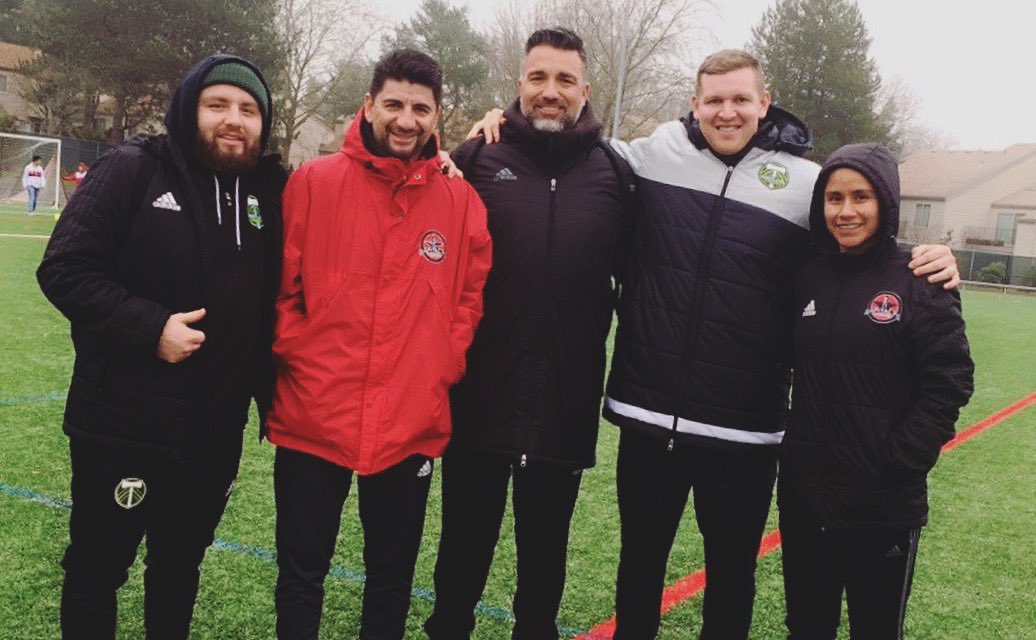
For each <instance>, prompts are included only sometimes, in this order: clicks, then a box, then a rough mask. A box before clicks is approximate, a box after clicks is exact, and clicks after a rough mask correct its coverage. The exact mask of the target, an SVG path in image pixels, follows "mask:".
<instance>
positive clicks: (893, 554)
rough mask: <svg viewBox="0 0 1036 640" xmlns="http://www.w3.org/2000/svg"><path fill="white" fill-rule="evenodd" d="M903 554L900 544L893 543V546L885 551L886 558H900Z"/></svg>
mask: <svg viewBox="0 0 1036 640" xmlns="http://www.w3.org/2000/svg"><path fill="white" fill-rule="evenodd" d="M902 556H903V550H902V549H900V548H899V545H898V544H897V545H893V546H892V548H891V549H889V550H888V551H887V552H886V553H885V557H886V558H900V557H902Z"/></svg>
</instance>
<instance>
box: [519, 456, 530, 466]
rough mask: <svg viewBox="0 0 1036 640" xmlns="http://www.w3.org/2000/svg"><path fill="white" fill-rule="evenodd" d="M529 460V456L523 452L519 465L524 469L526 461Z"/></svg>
mask: <svg viewBox="0 0 1036 640" xmlns="http://www.w3.org/2000/svg"><path fill="white" fill-rule="evenodd" d="M527 461H528V458H527V457H526V455H525V454H524V453H523V454H522V459H521V462H519V463H518V466H519V467H521V468H522V469H524V468H525V464H526V462H527Z"/></svg>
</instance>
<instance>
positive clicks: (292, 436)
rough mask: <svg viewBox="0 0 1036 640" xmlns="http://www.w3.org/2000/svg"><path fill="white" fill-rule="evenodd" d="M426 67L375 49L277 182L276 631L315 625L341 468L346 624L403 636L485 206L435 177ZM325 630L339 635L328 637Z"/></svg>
mask: <svg viewBox="0 0 1036 640" xmlns="http://www.w3.org/2000/svg"><path fill="white" fill-rule="evenodd" d="M441 98H442V70H441V69H440V67H439V65H438V63H436V62H435V60H433V59H432V58H430V57H429V56H427V55H425V54H423V53H419V52H417V51H412V50H406V49H404V50H398V51H393V52H391V53H389V54H387V55H386V56H385V57H384V58H382V59H381V60H380V61H379V62H378V63H377V65H376V66H375V68H374V74H373V77H372V78H371V84H370V91H369V93H367V95H366V96H364V101H363V107H362V108H361V109H360V111H359V113H357V114H356V119H355V120H353V124H352V126H351V127H350V128H349V131H348V132H347V133H346V135H345V140H344V142H343V144H342V150H341V151H340V152H339V153H337V154H334V155H331V156H325V157H323V158H320V159H318V160H315V161H313V162H310V163H308V164H305V165H303V166H302V167H301V168H300V169H299V170H298V171H296V172H295V174H294V175H292V177H291V180H290V181H289V182H288V187H287V189H286V190H285V193H284V227H285V233H284V273H283V275H282V278H281V288H280V293H279V294H278V296H277V307H276V314H277V330H276V335H275V339H274V357H275V358H276V361H277V385H276V388H275V392H274V397H273V408H272V410H271V412H270V420H269V437H270V441H271V442H273V443H274V444H275V445H277V456H276V460H275V462H274V493H275V496H276V503H277V564H278V567H279V569H280V573H279V575H278V578H277V590H276V594H275V599H276V607H277V635H278V637H280V638H282V639H283V638H292V639H295V638H299V639H302V638H305V639H311V638H316V637H317V635H318V632H319V629H320V614H321V610H322V608H323V607H322V605H323V598H324V579H325V578H326V576H327V572H328V570H329V568H330V563H331V556H332V555H333V554H334V550H335V546H336V541H337V537H338V530H339V526H340V524H341V518H342V508H343V505H344V503H345V500H346V498H347V496H348V495H349V490H350V486H351V484H352V482H353V476H354V475H356V476H358V478H357V479H356V483H357V484H358V485H359V487H358V488H359V494H360V495H359V507H360V522H361V523H362V525H363V562H364V568H365V571H366V579H365V581H364V587H363V610H362V613H361V620H360V630H359V637H360V638H364V639H367V638H370V639H374V638H377V639H378V640H392V639H400V638H402V637H403V633H404V629H405V626H406V617H407V611H408V610H409V607H410V590H411V585H412V583H413V578H414V566H415V564H416V562H417V553H418V550H419V548H420V544H421V534H422V532H423V529H424V515H425V506H426V503H427V500H428V490H429V487H430V486H431V480H432V465H433V459H434V458H437V457H439V456H440V455H442V452H443V450H444V449H445V448H446V443H447V442H448V440H449V438H450V431H451V427H450V403H449V398H448V396H447V392H448V391H449V389H450V387H451V386H452V385H453V384H454V383H455V382H457V380H459V379H460V377H461V376H462V375H463V374H464V352H465V351H467V348H468V345H469V344H470V343H471V337H472V334H473V333H474V331H475V326H476V325H477V324H478V321H479V319H480V318H481V317H482V287H483V285H484V284H485V281H486V274H487V273H488V271H489V263H490V256H491V254H492V249H491V246H490V240H489V233H488V231H487V230H486V210H485V207H483V206H482V202H481V201H480V200H479V198H478V195H477V194H476V193H475V191H474V189H472V188H471V186H470V185H469V184H468V183H466V182H464V181H462V180H449V179H447V178H446V177H445V176H443V175H442V173H441V171H440V167H439V162H440V161H439V159H438V156H436V149H437V141H436V139H435V137H434V136H433V133H434V132H435V129H436V124H437V122H438V119H439V115H440V113H441V108H440V100H441ZM339 635H340V634H339Z"/></svg>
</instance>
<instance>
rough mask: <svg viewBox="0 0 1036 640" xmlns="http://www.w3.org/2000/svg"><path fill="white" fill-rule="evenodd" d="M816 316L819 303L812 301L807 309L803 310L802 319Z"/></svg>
mask: <svg viewBox="0 0 1036 640" xmlns="http://www.w3.org/2000/svg"><path fill="white" fill-rule="evenodd" d="M815 315H817V302H816V300H810V301H809V304H807V305H806V308H805V309H803V310H802V317H803V318H809V317H811V316H815Z"/></svg>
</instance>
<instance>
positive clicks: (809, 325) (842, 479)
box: [778, 144, 974, 529]
mask: <svg viewBox="0 0 1036 640" xmlns="http://www.w3.org/2000/svg"><path fill="white" fill-rule="evenodd" d="M843 167H844V168H850V169H854V170H856V171H858V172H859V173H861V174H863V176H864V177H866V178H867V180H868V181H869V182H870V184H871V185H872V187H873V188H874V191H875V192H876V194H877V197H878V201H879V203H880V210H881V219H880V224H879V229H878V234H880V240H879V241H878V242H877V244H875V245H873V246H872V247H871V248H870V249H869V250H868V251H866V252H865V253H863V254H843V253H839V251H838V245H837V243H836V242H835V239H834V237H832V235H831V233H830V232H829V231H828V230H827V226H826V224H825V221H824V200H823V198H824V189H825V187H826V184H827V180H828V177H829V176H830V175H831V173H832V172H833V171H834V170H835V169H838V168H843ZM810 221H811V224H812V229H813V236H814V237H815V239H816V240H817V243H818V245H819V247H820V249H821V251H822V252H823V255H822V256H821V257H819V258H816V259H815V260H813V261H811V262H810V263H809V264H807V265H806V266H805V267H803V269H802V270H801V271H800V272H799V274H798V276H797V278H796V284H795V309H796V311H795V334H794V335H795V349H794V367H795V376H794V395H793V398H792V411H791V419H790V421H789V425H788V430H787V432H786V434H785V437H784V442H783V443H782V445H781V468H780V482H779V489H778V504H779V505H780V508H781V510H782V511H783V512H793V513H795V514H796V515H797V516H798V517H800V518H804V519H807V520H809V521H811V522H814V523H816V524H819V525H822V526H827V527H836V528H837V527H863V528H897V529H903V528H911V527H916V526H920V525H922V524H924V523H925V521H926V519H927V513H928V504H927V490H926V482H925V476H926V474H927V473H928V470H929V469H931V468H932V466H933V465H934V464H935V461H936V459H937V458H938V456H939V450H940V448H941V446H942V445H943V444H944V443H945V442H946V441H948V440H949V439H950V438H952V437H953V434H954V423H955V422H956V421H957V417H958V413H959V410H960V408H961V407H962V406H963V405H964V404H966V403H967V400H968V398H969V397H970V395H971V392H972V374H973V371H974V367H973V364H972V361H971V357H970V355H969V350H968V341H967V338H966V337H965V335H964V320H963V319H962V318H961V313H960V298H959V296H958V295H957V293H956V292H949V291H944V290H943V289H942V287H941V286H939V285H933V284H929V283H928V282H927V281H926V280H925V279H924V278H916V277H914V275H913V274H912V273H911V271H910V270H909V269H907V267H906V265H907V263H908V262H909V261H910V254H909V252H908V251H906V250H904V249H900V248H898V247H897V245H896V242H895V239H894V237H893V236H894V235H895V233H896V230H897V229H898V226H899V173H898V167H897V165H896V161H895V159H894V158H893V157H892V154H891V153H889V152H888V150H886V149H885V148H884V147H881V146H879V145H873V144H870V145H850V146H848V147H843V148H841V149H839V150H838V151H836V152H835V153H834V154H832V156H831V157H830V158H829V159H828V161H827V163H826V164H825V165H824V168H823V171H822V172H821V174H820V177H819V178H818V179H817V186H816V189H815V191H814V196H813V204H812V207H811V211H810Z"/></svg>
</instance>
